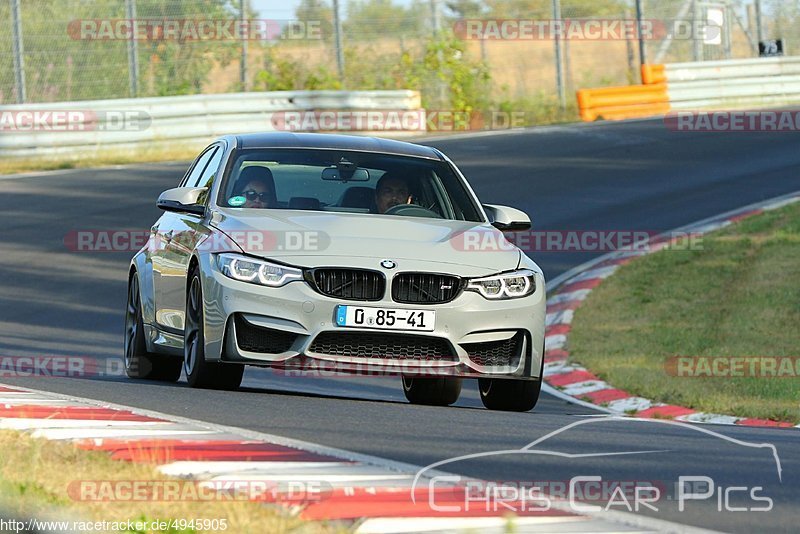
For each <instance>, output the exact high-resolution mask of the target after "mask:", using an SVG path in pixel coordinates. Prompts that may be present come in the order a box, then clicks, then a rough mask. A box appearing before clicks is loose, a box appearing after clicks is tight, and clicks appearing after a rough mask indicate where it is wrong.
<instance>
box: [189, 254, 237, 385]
mask: <svg viewBox="0 0 800 534" xmlns="http://www.w3.org/2000/svg"><path fill="white" fill-rule="evenodd" d="M203 325H204V322H203V287H202V285H201V284H200V272H199V271H198V270H197V268H196V267H195V268H194V269H192V271H191V273H190V274H189V290H188V291H187V293H186V325H185V327H184V333H183V370H184V372H185V373H186V380H187V382H189V386H190V387H193V388H206V389H227V390H233V389H237V388H238V387H239V386H240V385H241V383H242V376H243V374H244V365H234V364H226V363H211V362H207V361H206V351H205V347H206V344H205V335H204V332H203V329H204V327H203Z"/></svg>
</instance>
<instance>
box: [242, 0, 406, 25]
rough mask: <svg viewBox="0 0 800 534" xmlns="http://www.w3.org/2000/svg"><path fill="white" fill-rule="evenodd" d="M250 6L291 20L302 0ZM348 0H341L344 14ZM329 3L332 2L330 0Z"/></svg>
mask: <svg viewBox="0 0 800 534" xmlns="http://www.w3.org/2000/svg"><path fill="white" fill-rule="evenodd" d="M249 2H250V6H251V7H252V8H253V9H254V10H256V11H258V12H259V13H260V14H261V16H262V17H263V18H265V19H275V20H291V19H293V18H294V10H295V9H297V6H298V4H300V0H249ZM347 2H348V0H339V9H340V10H341V11H342V14H345V13H347ZM329 3H331V2H330V1H329ZM393 3H395V4H399V5H401V6H407V5H409V4H410V3H411V2H410V0H393Z"/></svg>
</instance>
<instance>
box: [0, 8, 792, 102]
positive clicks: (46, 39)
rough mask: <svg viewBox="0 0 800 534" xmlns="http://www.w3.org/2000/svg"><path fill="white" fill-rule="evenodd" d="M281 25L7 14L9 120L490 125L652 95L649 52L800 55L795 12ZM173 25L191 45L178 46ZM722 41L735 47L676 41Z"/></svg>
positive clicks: (2, 68)
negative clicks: (355, 103) (211, 102)
mask: <svg viewBox="0 0 800 534" xmlns="http://www.w3.org/2000/svg"><path fill="white" fill-rule="evenodd" d="M258 4H259V5H262V3H260V2H259V3H258ZM637 4H638V5H637ZM637 8H638V9H637ZM270 9H271V8H269V7H267V8H263V9H262V10H261V11H256V10H254V9H253V7H252V6H251V5H250V3H249V2H248V1H247V0H170V1H166V0H94V1H92V2H86V1H83V0H0V20H3V21H4V22H6V23H5V24H2V25H0V105H2V104H10V103H21V102H59V101H72V100H89V99H91V100H96V99H104V98H130V97H151V96H169V95H186V94H199V93H205V94H211V93H228V92H241V91H269V90H303V89H309V90H321V89H346V90H374V89H417V90H421V92H422V98H423V104H424V106H425V107H427V108H429V109H450V108H464V107H478V108H481V107H482V108H484V109H486V108H492V107H493V108H501V107H502V106H514V105H519V104H518V103H519V102H521V101H530V102H533V103H534V104H536V103H537V102H539V103H541V102H546V103H552V102H553V101H556V100H557V99H558V97H559V96H561V97H562V98H563V99H567V98H568V99H569V101H570V102H571V101H572V100H573V98H572V96H571V95H572V94H573V93H572V92H573V90H574V89H576V88H578V87H586V86H602V85H619V84H626V83H636V82H638V80H639V71H638V66H639V61H640V57H639V51H640V48H641V49H643V51H644V53H645V56H646V59H647V60H648V61H649V62H651V63H656V62H665V63H666V62H682V61H704V60H718V59H725V58H747V57H757V56H758V42H759V40H767V39H778V38H780V39H783V44H784V50H785V53H786V54H792V53H800V35H799V34H800V7H799V6H798V2H796V1H794V0H791V1H790V0H528V1H513V2H512V1H497V0H476V1H474V2H457V1H447V0H416V1H414V2H408V1H404V2H399V1H398V2H396V3H392V1H391V0H358V1H355V0H337V1H334V0H303V1H302V2H299V3H298V8H297V10H296V11H295V13H294V14H293V15H292V19H291V20H286V19H285V18H283V19H276V16H275V14H276V13H278V12H277V11H270ZM637 12H638V13H639V15H640V17H641V19H642V20H646V21H648V20H649V21H656V22H657V24H656V25H657V27H658V28H659V30H660V31H658V32H656V34H655V35H654V36H653V37H652V38H649V39H646V40H644V41H643V42H641V43H640V42H639V40H638V39H636V38H635V36H634V37H632V38H630V37H629V38H619V37H618V36H617V37H614V36H612V37H611V38H607V37H606V38H602V37H601V38H598V39H594V38H585V36H574V35H573V36H571V37H570V36H567V37H566V38H564V39H553V38H552V37H550V38H542V37H541V36H539V37H538V38H531V39H526V38H496V39H495V38H480V39H475V38H473V39H470V38H464V37H463V35H462V36H459V35H458V31H457V30H458V28H463V22H464V21H465V20H473V21H474V20H479V21H492V20H494V21H498V20H506V21H508V20H523V19H527V20H548V19H559V18H560V19H563V20H578V21H583V22H588V21H593V20H595V21H596V20H628V21H630V20H633V19H635V18H636V17H637ZM281 13H283V12H281ZM337 13H338V17H337V16H336V15H337ZM559 13H560V16H559ZM279 16H283V15H279ZM209 20H210V21H217V22H220V23H222V24H217V26H216V27H214V26H213V25H212V28H211V33H212V34H213V38H210V39H206V38H203V36H202V35H200V36H199V37H198V36H194V35H192V33H191V29H190V30H188V33H186V32H184V30H186V28H187V27H191V28H194V29H195V30H197V29H198V28H199V26H198V24H199V22H200V21H209ZM242 20H244V21H247V22H248V24H250V29H251V30H252V28H253V27H254V26H255V25H257V24H262V25H263V27H261V28H260V30H261V31H262V33H260V34H258V36H256V37H255V38H253V34H252V33H250V34H248V35H249V38H239V36H240V34H241V32H240V33H237V32H236V31H228V30H230V28H229V27H228V30H226V26H225V25H226V24H227V25H230V24H235V23H236V22H237V21H242ZM120 21H129V22H130V21H146V22H148V21H149V22H148V23H147V24H145V25H144V26H145V29H144V30H142V31H143V33H142V34H141V35H139V37H140V38H126V37H125V33H124V31H123V30H124V28H123V29H122V30H121V29H120V27H118V23H119V22H120ZM159 21H161V22H162V23H163V21H171V23H174V24H177V25H178V26H179V28H178V31H177V32H175V33H173V34H171V35H170V34H169V31H168V29H165V28H164V26H163V24H162V25H161V26H159ZM758 21H760V30H759V23H758ZM104 24H105V26H104ZM115 24H116V25H117V26H115ZM459 24H461V26H459ZM681 24H682V26H681ZM181 25H182V26H181ZM709 25H718V26H719V28H720V30H719V35H717V36H712V38H709V37H708V36H701V35H698V34H697V32H695V33H688V34H681V33H680V32H675V31H672V32H671V30H674V29H675V28H679V27H682V28H687V27H688V28H697V27H706V26H709ZM154 28H155V29H154ZM159 28H160V30H159ZM173 29H174V28H173ZM337 29H338V31H337ZM159 32H161V33H159ZM454 34H455V38H453V39H450V37H453V35H454Z"/></svg>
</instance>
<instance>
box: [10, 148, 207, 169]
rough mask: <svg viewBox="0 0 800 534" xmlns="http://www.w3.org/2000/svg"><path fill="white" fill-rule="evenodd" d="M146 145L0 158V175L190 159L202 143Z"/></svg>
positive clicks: (194, 155)
mask: <svg viewBox="0 0 800 534" xmlns="http://www.w3.org/2000/svg"><path fill="white" fill-rule="evenodd" d="M169 145H170V146H169V147H162V146H157V147H150V148H139V149H132V150H118V149H105V150H101V151H98V152H97V153H95V154H93V155H89V156H81V157H74V156H72V157H70V156H46V157H20V158H4V159H2V160H0V175H2V174H16V173H23V172H35V171H50V170H58V169H85V168H89V167H105V166H109V165H125V164H128V163H143V162H148V163H156V162H161V161H187V162H188V161H191V160H193V159H194V158H195V157H196V156H197V154H198V153H199V152H200V150H202V149H203V147H204V146H205V144H203V143H201V144H192V145H180V144H177V145H176V144H173V143H169Z"/></svg>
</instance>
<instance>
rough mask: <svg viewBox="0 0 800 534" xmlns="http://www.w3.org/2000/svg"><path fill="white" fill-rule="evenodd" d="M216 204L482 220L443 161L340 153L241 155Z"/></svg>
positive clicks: (260, 152) (263, 151) (251, 152)
mask: <svg viewBox="0 0 800 534" xmlns="http://www.w3.org/2000/svg"><path fill="white" fill-rule="evenodd" d="M217 204H218V205H219V206H223V207H230V208H255V209H290V210H310V211H329V212H350V213H364V214H368V213H371V214H385V215H399V216H412V217H428V218H436V219H448V220H459V221H473V222H481V221H482V220H483V219H482V216H481V214H480V211H479V209H478V207H477V206H476V204H475V202H474V200H473V198H472V196H471V194H470V193H469V192H468V190H467V189H466V187H465V185H464V183H463V182H462V180H461V179H460V178H459V177H458V176H457V175H456V173H455V172H454V170H453V169H452V168H451V166H450V165H449V164H448V163H447V162H444V161H436V160H430V159H425V158H416V157H404V156H394V155H388V154H375V153H367V152H353V151H344V150H304V149H249V150H242V151H240V152H239V153H238V155H237V156H236V158H235V160H234V162H233V166H232V168H231V170H230V172H229V173H228V176H227V178H226V180H225V181H224V182H223V183H222V185H221V188H220V193H219V197H218V199H217Z"/></svg>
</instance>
